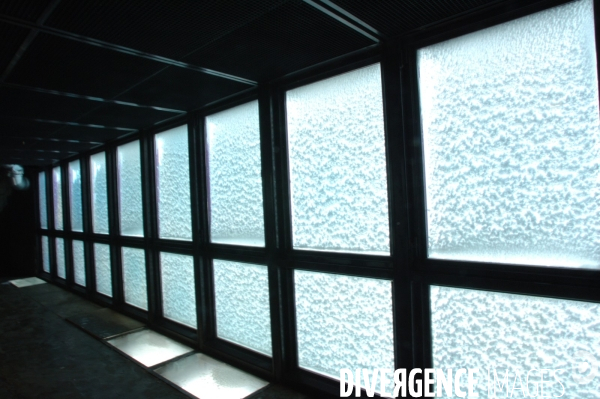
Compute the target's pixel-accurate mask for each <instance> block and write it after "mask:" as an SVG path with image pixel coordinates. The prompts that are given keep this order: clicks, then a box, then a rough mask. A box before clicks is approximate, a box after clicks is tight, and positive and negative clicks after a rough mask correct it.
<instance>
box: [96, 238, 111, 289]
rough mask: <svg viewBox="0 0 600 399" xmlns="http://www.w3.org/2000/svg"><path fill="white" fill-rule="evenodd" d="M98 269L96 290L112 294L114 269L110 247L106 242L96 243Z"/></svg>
mask: <svg viewBox="0 0 600 399" xmlns="http://www.w3.org/2000/svg"><path fill="white" fill-rule="evenodd" d="M94 259H95V262H94V264H95V271H96V291H98V292H99V293H101V294H104V295H107V296H112V271H111V268H110V247H109V246H108V245H106V244H98V243H95V244H94Z"/></svg>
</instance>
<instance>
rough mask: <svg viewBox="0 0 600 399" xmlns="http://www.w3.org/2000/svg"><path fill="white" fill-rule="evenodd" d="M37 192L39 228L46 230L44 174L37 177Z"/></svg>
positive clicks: (46, 205)
mask: <svg viewBox="0 0 600 399" xmlns="http://www.w3.org/2000/svg"><path fill="white" fill-rule="evenodd" d="M38 191H39V193H38V194H39V203H40V227H41V228H42V229H47V228H48V204H47V202H46V172H40V174H39V175H38Z"/></svg>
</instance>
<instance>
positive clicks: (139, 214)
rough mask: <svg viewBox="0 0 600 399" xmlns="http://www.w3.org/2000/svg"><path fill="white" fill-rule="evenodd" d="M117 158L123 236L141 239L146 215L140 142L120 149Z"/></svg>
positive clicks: (120, 220) (120, 218) (125, 145)
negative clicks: (144, 211)
mask: <svg viewBox="0 0 600 399" xmlns="http://www.w3.org/2000/svg"><path fill="white" fill-rule="evenodd" d="M117 157H118V163H119V172H118V176H119V222H120V227H121V235H124V236H139V237H141V236H143V235H144V215H143V211H142V164H141V160H140V142H139V140H138V141H133V142H131V143H129V144H124V145H122V146H120V147H118V148H117Z"/></svg>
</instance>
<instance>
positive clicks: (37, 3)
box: [0, 0, 52, 21]
mask: <svg viewBox="0 0 600 399" xmlns="http://www.w3.org/2000/svg"><path fill="white" fill-rule="evenodd" d="M51 2H52V0H2V1H0V14H4V15H9V16H11V17H16V18H20V19H25V20H28V21H36V20H37V19H38V18H39V17H40V16H41V15H42V14H43V13H44V10H45V9H46V7H48V5H49V4H50V3H51Z"/></svg>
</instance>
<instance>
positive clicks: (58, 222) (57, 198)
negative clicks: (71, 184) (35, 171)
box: [52, 166, 63, 230]
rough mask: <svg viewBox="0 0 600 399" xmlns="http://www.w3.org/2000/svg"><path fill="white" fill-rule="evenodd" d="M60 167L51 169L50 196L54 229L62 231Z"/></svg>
mask: <svg viewBox="0 0 600 399" xmlns="http://www.w3.org/2000/svg"><path fill="white" fill-rule="evenodd" d="M61 180H62V178H61V175H60V166H57V167H56V168H54V169H52V196H53V202H52V203H53V205H54V228H55V229H56V230H62V229H63V204H62V184H61Z"/></svg>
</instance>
